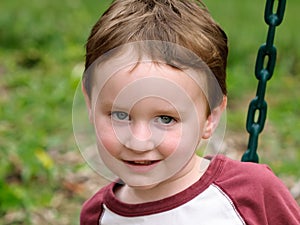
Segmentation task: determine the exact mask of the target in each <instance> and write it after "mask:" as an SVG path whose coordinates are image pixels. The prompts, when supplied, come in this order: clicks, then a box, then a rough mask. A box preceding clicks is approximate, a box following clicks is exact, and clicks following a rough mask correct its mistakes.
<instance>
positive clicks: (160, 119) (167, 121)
mask: <svg viewBox="0 0 300 225" xmlns="http://www.w3.org/2000/svg"><path fill="white" fill-rule="evenodd" d="M157 122H159V123H161V124H164V125H169V124H171V123H174V122H176V121H175V119H174V118H173V117H171V116H159V117H158V118H157Z"/></svg>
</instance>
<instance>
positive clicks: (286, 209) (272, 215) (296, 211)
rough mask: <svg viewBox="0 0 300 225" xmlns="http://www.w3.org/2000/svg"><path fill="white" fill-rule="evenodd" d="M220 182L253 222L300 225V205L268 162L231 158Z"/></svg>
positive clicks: (248, 221) (250, 223)
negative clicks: (239, 160)
mask: <svg viewBox="0 0 300 225" xmlns="http://www.w3.org/2000/svg"><path fill="white" fill-rule="evenodd" d="M216 184H217V185H218V186H219V187H220V188H222V189H223V191H224V192H225V193H226V194H227V195H228V196H229V197H230V198H231V200H232V201H233V203H234V205H235V207H236V208H237V210H238V211H239V212H240V214H241V216H242V217H243V218H244V220H245V221H246V223H247V224H249V225H252V224H253V225H257V224H260V225H267V224H272V225H282V224H288V225H299V224H300V207H299V205H298V204H297V202H296V201H295V200H294V198H293V197H292V195H291V194H290V192H289V190H288V189H287V188H286V187H285V185H284V184H283V183H282V182H281V181H280V180H279V178H277V177H276V176H275V174H274V173H273V172H272V171H271V170H270V169H269V167H267V166H266V165H262V164H255V163H242V162H237V161H233V160H228V161H226V162H225V165H224V167H223V171H222V176H220V179H218V180H217V181H216Z"/></svg>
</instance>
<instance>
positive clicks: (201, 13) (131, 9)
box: [83, 0, 228, 95]
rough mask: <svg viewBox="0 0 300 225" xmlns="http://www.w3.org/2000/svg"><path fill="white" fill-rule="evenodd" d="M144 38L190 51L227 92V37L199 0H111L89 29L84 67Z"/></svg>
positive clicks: (224, 92)
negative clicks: (105, 54)
mask: <svg viewBox="0 0 300 225" xmlns="http://www.w3.org/2000/svg"><path fill="white" fill-rule="evenodd" d="M146 40H158V41H163V42H171V43H175V44H178V45H180V46H183V47H185V48H187V49H189V50H191V51H192V52H194V53H195V54H196V55H197V56H198V57H200V58H201V59H202V60H203V61H204V62H205V63H206V64H207V65H208V67H209V68H210V70H211V71H212V72H213V74H214V75H215V77H216V79H217V81H218V83H219V85H220V87H221V90H222V92H223V94H224V95H226V94H227V90H226V63H227V55H228V47H227V37H226V34H225V32H224V31H223V30H222V29H221V28H220V26H219V25H218V24H217V23H216V22H215V21H214V20H213V19H212V17H211V16H210V14H209V12H208V10H207V8H206V7H205V6H204V4H203V3H202V2H201V1H200V0H114V1H113V2H112V4H111V6H110V7H109V8H108V9H107V10H106V12H105V13H104V14H103V15H102V16H101V17H100V19H99V20H98V21H97V23H96V24H95V25H94V27H93V28H92V31H91V34H90V36H89V38H88V41H87V44H86V62H85V70H87V69H88V67H89V66H90V65H91V64H92V63H93V62H94V61H95V60H96V59H97V58H98V57H100V56H102V55H103V54H104V53H106V52H108V51H110V50H112V49H114V48H116V47H119V46H121V45H124V44H126V43H130V42H135V41H146ZM85 76H86V74H85ZM85 76H84V77H83V82H84V87H85V89H86V91H87V93H88V94H90V91H91V90H90V89H91V84H90V82H89V80H90V79H91V78H87V77H85Z"/></svg>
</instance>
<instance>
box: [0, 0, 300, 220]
mask: <svg viewBox="0 0 300 225" xmlns="http://www.w3.org/2000/svg"><path fill="white" fill-rule="evenodd" d="M109 3H110V1H102V0H101V1H94V0H84V1H83V0H72V1H71V0H65V1H58V0H53V1H39V0H33V1H30V2H28V1H26V2H25V1H24V0H19V1H17V0H10V1H7V0H5V1H2V2H1V7H0V118H1V119H0V224H4V221H3V219H2V218H4V215H5V214H6V213H7V212H11V211H17V212H18V211H20V210H21V211H23V212H25V218H23V223H20V224H32V223H33V222H32V219H31V217H30V215H31V214H30V212H31V211H32V210H36V209H38V208H47V207H50V206H49V205H50V203H51V202H53V198H54V196H55V195H56V193H57V192H59V191H61V189H62V185H61V181H62V179H63V178H64V176H66V175H65V174H66V171H68V170H73V171H76V170H77V169H78V168H69V167H68V165H64V166H62V165H58V164H57V163H56V162H55V158H54V157H53V154H54V153H55V152H59V153H65V152H68V151H77V149H76V146H75V141H74V139H73V134H72V124H71V110H72V100H73V94H74V91H75V88H76V85H77V83H78V81H79V76H78V74H80V73H81V72H82V64H83V57H84V44H85V41H86V38H87V36H88V34H89V31H90V28H91V26H92V25H93V23H94V22H95V21H96V19H97V18H98V17H99V16H100V14H101V13H102V12H103V10H104V9H105V8H106V6H107V5H108V4H109ZM205 3H207V5H208V7H209V9H210V11H211V13H212V14H213V16H214V17H215V18H216V19H217V21H219V23H220V24H221V25H222V26H223V27H224V29H225V31H226V32H227V33H228V36H229V44H230V56H229V62H228V90H229V110H228V113H227V116H228V121H227V125H228V129H229V130H231V131H235V132H237V133H238V132H246V131H245V129H244V126H245V125H244V124H245V114H246V112H247V107H248V102H249V101H250V99H251V98H253V97H254V94H255V89H256V80H255V78H254V75H253V68H254V63H255V57H256V52H257V49H258V47H259V46H260V44H261V43H263V42H264V41H265V36H266V28H267V26H266V25H265V24H264V22H263V20H262V18H263V9H264V3H263V2H262V1H260V0H254V1H238V0H230V1H226V2H218V3H217V2H214V1H205ZM298 11H299V2H298V1H297V0H289V1H288V5H287V10H286V16H285V20H284V23H283V24H282V25H281V26H280V28H279V29H278V32H277V36H276V41H275V44H276V46H277V48H278V60H277V66H276V71H275V75H274V78H273V79H272V81H270V83H269V85H268V87H269V89H268V93H267V98H268V102H269V113H268V123H267V126H266V129H265V131H264V133H263V134H262V137H261V144H260V146H261V148H262V149H263V151H262V150H260V154H262V160H263V162H267V163H269V164H270V165H271V167H272V168H273V169H274V170H275V172H276V173H278V174H281V175H282V174H283V175H284V174H289V175H293V176H298V177H299V176H300V172H299V171H300V168H299V165H298V164H299V163H297V162H299V160H300V153H299V145H300V137H299V135H298V130H299V129H300V122H299V117H298V115H299V113H300V112H299V110H300V107H299V106H300V103H299V102H300V97H299V96H300V89H299V79H300V78H299V72H298V71H299V70H300V60H299V59H300V52H299V51H298V49H299V48H300V38H299V32H298V27H297V25H298V24H297V21H298V14H297V13H298ZM78 154H79V153H78ZM82 200H83V199H80V201H82ZM66 201H67V200H66ZM70 201H71V200H70ZM74 201H78V202H79V199H75V200H74ZM80 204H81V203H78V207H80ZM74 213H78V212H74ZM57 216H58V217H59V212H58V215H57ZM70 217H72V216H70ZM76 218H77V217H76ZM73 222H74V221H73ZM74 223H78V221H76V222H74ZM70 224H73V223H72V222H70Z"/></svg>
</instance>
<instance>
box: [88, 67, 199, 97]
mask: <svg viewBox="0 0 300 225" xmlns="http://www.w3.org/2000/svg"><path fill="white" fill-rule="evenodd" d="M94 83H95V85H94V88H93V95H94V97H96V98H97V96H98V97H100V98H101V99H106V98H108V99H114V98H116V97H117V96H120V95H123V97H122V98H132V97H138V96H143V97H148V96H152V97H153V96H154V97H161V98H166V99H173V100H175V99H176V98H180V96H181V95H182V94H184V95H186V96H189V98H191V99H193V100H196V99H197V98H199V97H200V96H202V95H203V90H202V89H203V88H202V87H201V86H199V85H198V83H197V82H196V81H195V80H194V79H193V78H192V77H191V76H189V75H188V74H186V73H185V72H183V71H182V70H180V69H177V68H173V67H171V66H168V65H166V64H162V63H155V62H139V63H137V64H133V65H129V66H126V67H124V68H122V69H120V70H119V71H117V72H116V73H114V74H113V75H112V76H110V78H109V79H107V80H106V81H105V84H103V79H102V78H100V79H97V77H95V82H94ZM101 99H100V100H101Z"/></svg>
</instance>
